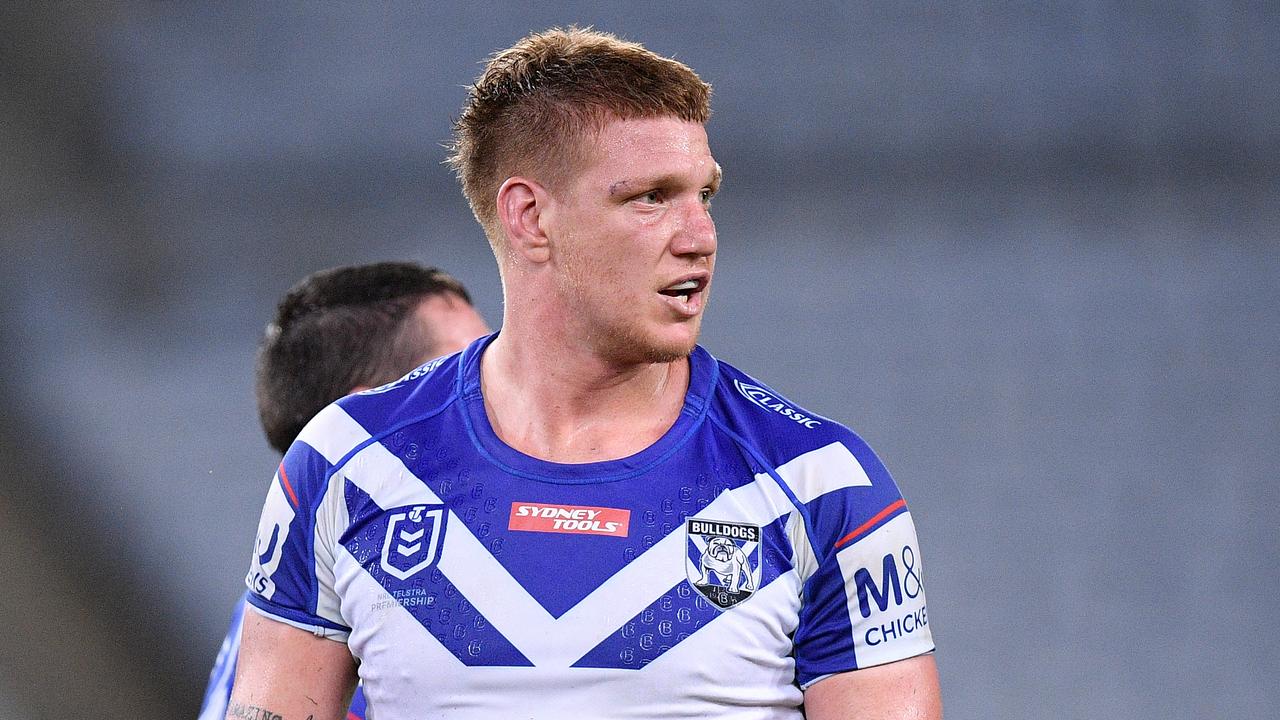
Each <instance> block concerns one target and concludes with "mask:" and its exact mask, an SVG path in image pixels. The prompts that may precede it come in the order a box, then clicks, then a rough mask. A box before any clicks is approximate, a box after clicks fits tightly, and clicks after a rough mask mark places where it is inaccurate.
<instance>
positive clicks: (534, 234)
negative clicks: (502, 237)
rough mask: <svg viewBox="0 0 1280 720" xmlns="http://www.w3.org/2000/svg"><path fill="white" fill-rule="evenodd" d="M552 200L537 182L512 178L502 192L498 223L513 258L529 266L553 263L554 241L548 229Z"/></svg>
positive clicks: (505, 183)
mask: <svg viewBox="0 0 1280 720" xmlns="http://www.w3.org/2000/svg"><path fill="white" fill-rule="evenodd" d="M550 202H551V196H550V194H549V193H548V192H547V190H546V188H544V187H543V186H542V185H539V184H538V183H537V182H536V181H533V180H529V179H527V178H522V177H519V176H516V177H509V178H507V181H506V182H504V183H502V187H500V188H498V222H500V223H501V224H502V230H503V232H505V233H506V235H507V244H508V247H509V250H510V252H511V253H512V254H515V255H517V256H520V257H523V258H525V259H526V260H528V261H529V262H533V263H545V262H547V261H548V260H550V259H551V240H550V238H549V237H547V233H546V229H545V228H544V224H545V221H546V219H547V213H548V210H549V209H550Z"/></svg>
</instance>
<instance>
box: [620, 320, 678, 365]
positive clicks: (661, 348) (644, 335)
mask: <svg viewBox="0 0 1280 720" xmlns="http://www.w3.org/2000/svg"><path fill="white" fill-rule="evenodd" d="M680 330H681V332H672V331H669V332H666V333H656V332H652V331H650V332H644V330H643V329H641V328H628V329H627V330H626V331H623V332H622V333H617V334H615V335H614V338H615V341H614V342H611V343H609V346H610V347H609V350H610V352H609V354H610V355H612V356H613V358H614V359H615V360H616V361H618V362H620V363H624V364H641V363H651V364H658V363H669V362H674V361H676V360H681V359H683V358H687V357H689V355H690V354H691V353H692V352H693V349H694V347H696V346H697V344H698V326H696V325H695V326H694V327H692V328H689V327H682V328H680Z"/></svg>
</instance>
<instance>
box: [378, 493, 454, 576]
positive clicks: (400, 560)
mask: <svg viewBox="0 0 1280 720" xmlns="http://www.w3.org/2000/svg"><path fill="white" fill-rule="evenodd" d="M443 536H444V506H443V505H407V506H405V507H399V508H393V509H391V510H388V511H387V534H386V536H385V537H384V538H383V540H382V558H381V561H380V562H381V565H382V569H383V570H384V571H385V572H386V573H387V574H388V575H391V576H392V577H396V578H399V579H401V580H408V579H409V578H410V577H413V576H414V575H417V574H418V573H420V572H422V571H423V570H425V569H426V568H427V567H430V566H431V564H432V563H434V562H435V561H436V560H437V559H438V558H439V557H440V540H441V538H442V537H443Z"/></svg>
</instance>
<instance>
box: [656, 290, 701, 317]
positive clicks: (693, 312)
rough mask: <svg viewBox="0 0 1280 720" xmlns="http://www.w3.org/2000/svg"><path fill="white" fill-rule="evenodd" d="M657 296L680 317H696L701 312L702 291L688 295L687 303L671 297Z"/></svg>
mask: <svg viewBox="0 0 1280 720" xmlns="http://www.w3.org/2000/svg"><path fill="white" fill-rule="evenodd" d="M659 296H660V297H661V298H662V299H663V300H666V301H667V304H668V305H669V306H671V308H672V309H673V310H675V311H676V314H678V315H682V316H684V317H687V318H692V317H697V316H698V314H699V313H701V312H702V291H701V290H699V291H697V292H692V293H689V300H688V302H684V301H681V300H680V298H678V297H671V296H670V295H661V294H660V295H659Z"/></svg>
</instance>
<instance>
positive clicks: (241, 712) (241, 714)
mask: <svg viewBox="0 0 1280 720" xmlns="http://www.w3.org/2000/svg"><path fill="white" fill-rule="evenodd" d="M227 717H229V718H244V720H284V716H283V715H280V714H279V713H275V712H272V711H270V710H268V709H266V708H260V707H258V706H257V705H245V704H244V703H238V702H233V703H231V705H230V707H228V708H227ZM307 720H311V717H310V716H308V717H307Z"/></svg>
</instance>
